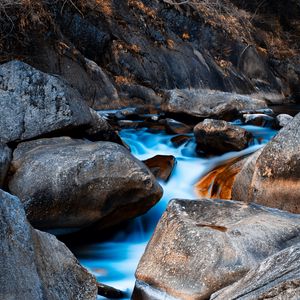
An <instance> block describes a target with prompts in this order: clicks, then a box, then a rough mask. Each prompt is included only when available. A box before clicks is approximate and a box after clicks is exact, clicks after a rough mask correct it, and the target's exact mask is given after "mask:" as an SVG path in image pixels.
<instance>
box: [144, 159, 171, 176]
mask: <svg viewBox="0 0 300 300" xmlns="http://www.w3.org/2000/svg"><path fill="white" fill-rule="evenodd" d="M143 163H144V164H145V165H146V166H147V167H148V168H149V169H150V171H151V172H152V173H153V174H154V176H155V177H156V178H158V179H161V180H163V181H168V179H169V178H170V176H171V174H172V172H173V169H174V167H175V165H176V158H175V157H174V156H173V155H156V156H154V157H152V158H149V159H147V160H144V161H143Z"/></svg>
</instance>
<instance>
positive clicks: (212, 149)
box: [194, 119, 252, 153]
mask: <svg viewBox="0 0 300 300" xmlns="http://www.w3.org/2000/svg"><path fill="white" fill-rule="evenodd" d="M194 134H195V138H196V142H197V145H198V148H199V150H200V151H203V152H206V153H225V152H229V151H240V150H243V149H245V148H246V147H247V146H248V144H249V142H250V140H251V139H252V134H251V133H250V132H247V131H246V130H245V129H243V128H241V127H238V126H234V125H231V124H229V123H227V122H226V121H221V120H211V119H205V120H204V121H203V122H201V123H199V124H197V125H196V126H195V127H194Z"/></svg>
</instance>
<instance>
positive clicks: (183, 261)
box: [136, 199, 300, 300]
mask: <svg viewBox="0 0 300 300" xmlns="http://www.w3.org/2000/svg"><path fill="white" fill-rule="evenodd" d="M299 230H300V216H299V215H293V214H289V213H286V212H283V211H279V210H275V209H270V208H266V207H263V206H259V205H256V204H249V205H246V204H244V203H241V202H235V201H225V200H208V199H200V200H194V201H193V200H172V201H171V202H170V203H169V206H168V208H167V210H166V212H165V213H164V214H163V216H162V218H161V220H160V222H159V223H158V225H157V227H156V229H155V232H154V234H153V236H152V238H151V240H150V242H149V244H148V246H147V248H146V251H145V253H144V255H143V257H142V258H141V260H140V262H139V265H138V268H137V271H136V278H137V280H139V281H141V282H145V283H146V284H148V285H150V286H151V287H153V288H156V289H158V290H160V291H163V292H166V293H168V294H169V295H171V296H173V297H175V298H179V299H189V300H190V299H208V298H209V297H210V295H211V294H212V293H214V292H216V291H218V290H220V289H221V288H223V287H226V286H228V285H230V284H233V283H234V282H236V281H237V280H239V279H240V278H242V277H243V276H245V275H246V274H247V272H248V271H249V270H251V269H252V268H253V267H255V266H257V265H258V264H259V263H260V262H262V261H263V260H264V259H265V258H267V257H269V256H271V255H273V254H275V253H277V252H278V251H280V250H282V249H285V248H287V247H289V246H291V245H293V242H295V243H297V242H298V239H297V237H298V234H299ZM294 240H295V241H294Z"/></svg>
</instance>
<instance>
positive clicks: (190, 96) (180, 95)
mask: <svg viewBox="0 0 300 300" xmlns="http://www.w3.org/2000/svg"><path fill="white" fill-rule="evenodd" d="M162 108H163V110H164V111H166V112H169V113H185V114H188V115H191V116H195V117H200V118H211V117H213V118H220V119H227V120H233V119H234V118H235V117H236V116H237V115H238V113H239V112H240V111H244V110H257V109H263V108H267V104H266V102H265V101H263V100H258V99H255V98H252V97H250V96H245V95H239V94H233V93H225V92H220V91H212V90H200V89H199V90H197V89H195V90H187V89H185V90H170V91H168V97H167V99H166V100H165V102H164V104H163V106H162Z"/></svg>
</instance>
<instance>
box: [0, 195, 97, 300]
mask: <svg viewBox="0 0 300 300" xmlns="http://www.w3.org/2000/svg"><path fill="white" fill-rule="evenodd" d="M0 200H1V201H0V225H1V226H0V240H1V243H0V245H1V246H0V249H1V256H0V264H1V269H2V271H1V276H0V298H1V299H35V300H44V299H49V300H50V299H62V300H69V299H79V300H80V299H82V300H94V299H96V296H97V285H96V279H95V277H94V276H93V275H91V274H89V273H88V271H87V270H86V269H85V268H83V267H82V266H81V265H80V264H79V262H78V261H77V259H76V258H75V256H74V255H73V254H72V253H71V252H70V250H69V249H68V248H67V247H66V246H65V245H64V244H63V243H61V242H59V241H58V240H57V239H56V238H55V237H54V236H53V235H51V234H48V233H44V232H41V231H38V230H35V229H34V228H32V227H31V225H30V224H29V223H28V221H27V219H26V216H25V212H24V209H23V206H22V204H21V202H20V201H19V199H18V198H17V197H15V196H12V195H10V194H8V193H5V192H3V191H1V190H0Z"/></svg>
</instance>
